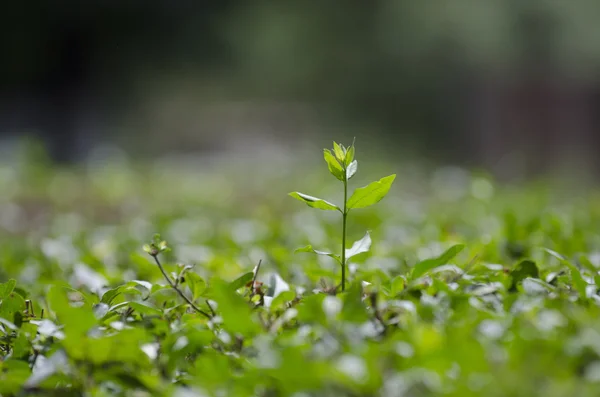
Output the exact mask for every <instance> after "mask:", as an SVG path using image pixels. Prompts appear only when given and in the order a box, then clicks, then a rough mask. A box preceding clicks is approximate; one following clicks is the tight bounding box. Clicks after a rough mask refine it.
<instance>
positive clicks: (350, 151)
mask: <svg viewBox="0 0 600 397" xmlns="http://www.w3.org/2000/svg"><path fill="white" fill-rule="evenodd" d="M352 161H354V144H352V146H350V147H349V148H348V150H346V167H348V166H350V164H351V163H352Z"/></svg>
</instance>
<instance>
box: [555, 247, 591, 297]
mask: <svg viewBox="0 0 600 397" xmlns="http://www.w3.org/2000/svg"><path fill="white" fill-rule="evenodd" d="M544 251H546V252H547V253H549V254H550V255H552V256H553V257H555V258H556V259H558V260H559V261H560V263H561V264H563V265H565V266H567V267H568V268H569V270H571V282H572V283H573V287H574V288H575V290H576V291H577V292H578V293H579V297H580V298H582V299H585V298H587V292H586V289H587V286H588V283H587V282H586V281H585V280H584V279H583V277H582V276H581V271H580V270H579V269H578V268H577V266H575V265H573V264H572V263H571V262H569V261H568V260H567V259H566V258H565V257H564V256H562V255H561V254H559V253H558V252H556V251H553V250H551V249H549V248H544Z"/></svg>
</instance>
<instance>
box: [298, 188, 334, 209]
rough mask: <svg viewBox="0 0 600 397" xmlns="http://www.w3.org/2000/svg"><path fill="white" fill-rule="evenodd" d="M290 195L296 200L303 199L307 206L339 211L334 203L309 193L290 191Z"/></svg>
mask: <svg viewBox="0 0 600 397" xmlns="http://www.w3.org/2000/svg"><path fill="white" fill-rule="evenodd" d="M290 196H292V197H293V198H295V199H297V200H300V201H303V202H304V203H306V205H308V206H309V207H313V208H318V209H320V210H338V211H341V210H340V209H339V207H338V206H337V205H335V204H332V203H330V202H328V201H325V200H323V199H320V198H317V197H313V196H309V195H307V194H304V193H300V192H292V193H290Z"/></svg>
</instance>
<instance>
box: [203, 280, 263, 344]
mask: <svg viewBox="0 0 600 397" xmlns="http://www.w3.org/2000/svg"><path fill="white" fill-rule="evenodd" d="M213 294H214V297H215V300H216V301H217V303H218V304H219V308H218V310H219V314H220V315H221V317H222V318H223V327H224V328H225V329H226V330H227V331H230V332H233V333H239V334H241V335H243V336H249V335H252V334H255V333H258V332H260V327H259V326H258V324H256V323H255V322H254V321H253V319H252V311H251V309H250V306H249V305H248V302H246V301H245V300H244V298H242V297H241V296H240V295H239V294H238V293H237V292H235V291H234V290H232V289H231V284H230V283H226V282H224V281H221V280H215V282H214V291H213Z"/></svg>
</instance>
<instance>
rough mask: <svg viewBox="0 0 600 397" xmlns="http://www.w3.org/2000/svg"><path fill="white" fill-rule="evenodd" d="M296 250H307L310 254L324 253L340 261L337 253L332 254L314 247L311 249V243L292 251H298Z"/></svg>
mask: <svg viewBox="0 0 600 397" xmlns="http://www.w3.org/2000/svg"><path fill="white" fill-rule="evenodd" d="M298 252H309V253H311V254H317V255H325V256H329V257H331V258H333V259H335V260H337V261H338V262H340V261H341V259H340V256H339V255H336V254H332V253H331V252H325V251H318V250H316V249H313V247H312V245H307V246H306V247H302V248H298V249H297V250H296V251H294V253H298Z"/></svg>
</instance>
